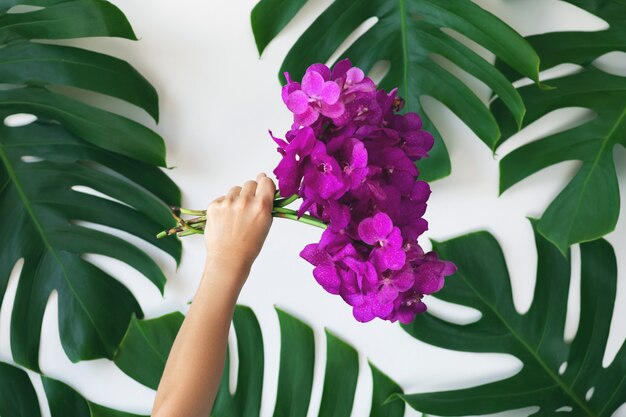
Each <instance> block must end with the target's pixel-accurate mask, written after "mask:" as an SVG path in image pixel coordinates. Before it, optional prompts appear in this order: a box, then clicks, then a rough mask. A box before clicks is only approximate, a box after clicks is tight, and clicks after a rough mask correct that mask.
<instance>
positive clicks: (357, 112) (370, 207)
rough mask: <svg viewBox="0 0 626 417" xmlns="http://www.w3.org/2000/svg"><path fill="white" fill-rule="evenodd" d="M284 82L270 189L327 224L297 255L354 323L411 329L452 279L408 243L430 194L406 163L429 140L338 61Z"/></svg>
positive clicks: (393, 100) (446, 267) (391, 101)
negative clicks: (283, 118)
mask: <svg viewBox="0 0 626 417" xmlns="http://www.w3.org/2000/svg"><path fill="white" fill-rule="evenodd" d="M285 75H286V77H287V81H288V82H287V84H286V85H285V86H284V87H283V91H282V98H283V101H284V102H285V104H286V105H287V107H288V108H289V110H290V111H291V112H292V113H293V114H294V123H293V125H292V128H291V130H289V131H288V132H287V133H286V137H285V139H280V138H276V137H274V136H272V137H273V138H274V140H275V141H276V143H277V144H278V146H279V148H278V151H279V152H280V153H281V155H282V160H281V161H280V163H279V164H278V166H277V167H276V169H275V170H274V174H275V175H276V177H277V179H278V188H279V190H280V194H281V195H282V196H291V195H294V194H296V195H298V196H299V197H301V198H302V200H303V201H302V204H301V206H300V208H299V210H298V215H300V216H301V215H304V214H305V213H308V214H309V215H311V216H313V217H315V218H318V219H321V220H322V221H323V222H324V223H325V224H327V225H328V227H327V229H326V230H325V231H324V232H323V234H322V237H321V240H320V241H319V242H318V243H314V244H310V245H307V246H306V247H305V248H304V249H303V250H302V252H301V254H300V256H302V258H304V259H305V260H307V261H308V262H310V263H311V264H313V265H314V266H315V269H314V271H313V275H314V276H315V279H316V280H317V282H318V283H319V284H320V285H321V286H322V287H324V289H325V290H326V291H328V292H329V293H331V294H338V295H340V296H341V297H342V298H343V299H344V300H345V301H346V302H347V303H348V304H349V305H351V306H352V309H353V314H354V317H355V318H356V319H357V320H359V321H361V322H367V321H370V320H372V319H374V318H375V317H378V318H381V319H384V320H390V321H397V320H399V321H400V322H402V323H409V322H411V321H412V320H413V319H414V317H415V315H416V314H418V313H422V312H424V311H425V310H426V305H425V304H424V302H423V301H422V298H423V297H424V295H427V294H432V293H434V292H436V291H439V290H440V289H441V288H442V286H443V283H444V277H446V276H448V275H451V274H453V273H454V272H455V270H456V267H455V266H454V264H452V263H451V262H448V261H444V260H440V259H439V258H438V256H437V254H436V253H434V252H428V253H424V251H423V250H422V248H421V247H420V245H419V244H418V237H419V236H420V235H421V234H422V233H424V231H426V230H427V228H428V223H427V222H426V220H424V218H423V217H422V216H423V215H424V212H425V211H426V202H427V200H428V197H429V195H430V187H429V185H428V184H427V183H426V182H424V181H419V180H418V169H417V167H416V166H415V161H417V160H418V159H420V158H424V157H426V156H428V151H429V150H430V149H431V147H432V145H433V137H432V135H431V134H429V133H428V132H426V131H425V130H423V129H422V121H421V119H420V117H419V116H418V115H417V114H415V113H407V114H398V113H397V112H398V111H399V110H400V109H401V107H402V105H403V101H402V99H400V98H399V97H398V96H397V95H396V90H395V89H394V90H392V91H391V92H386V91H384V90H383V89H378V88H377V86H376V84H375V83H374V82H373V81H372V80H371V79H370V78H368V77H366V76H365V74H364V73H363V71H362V70H361V69H359V68H357V67H353V66H352V64H351V63H350V61H349V60H347V59H346V60H343V61H340V62H338V63H337V64H336V65H335V66H334V67H333V68H332V70H331V69H330V68H328V67H327V66H325V65H322V64H314V65H312V66H310V67H309V68H308V69H307V71H306V74H305V75H304V77H303V78H302V82H296V81H294V80H292V79H291V78H290V77H289V74H288V73H286V74H285Z"/></svg>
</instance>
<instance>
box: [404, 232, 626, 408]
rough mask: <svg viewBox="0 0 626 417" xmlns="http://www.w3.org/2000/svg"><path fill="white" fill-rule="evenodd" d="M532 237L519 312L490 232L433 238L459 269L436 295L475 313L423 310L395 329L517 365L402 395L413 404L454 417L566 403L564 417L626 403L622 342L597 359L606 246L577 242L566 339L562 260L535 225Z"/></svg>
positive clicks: (611, 289)
mask: <svg viewBox="0 0 626 417" xmlns="http://www.w3.org/2000/svg"><path fill="white" fill-rule="evenodd" d="M533 225H534V226H535V225H536V222H533ZM535 242H536V245H537V253H538V266H537V282H536V285H535V294H534V299H533V302H532V305H531V307H530V309H529V310H528V312H526V313H525V314H519V313H518V312H517V311H516V310H515V306H514V304H513V296H512V293H511V286H510V280H509V275H508V272H507V267H506V263H505V260H504V257H503V254H502V250H501V249H500V246H499V245H498V242H497V241H496V240H495V239H494V238H493V236H491V235H490V234H489V233H487V232H478V233H473V234H470V235H466V236H462V237H459V238H456V239H453V240H450V241H447V242H443V243H435V244H434V249H435V250H436V251H437V252H438V253H439V254H440V255H441V256H442V257H444V258H447V259H454V261H455V263H456V264H457V266H458V272H457V273H456V275H454V276H452V277H450V278H449V279H448V280H447V283H446V286H445V287H444V288H443V290H441V292H439V293H438V298H441V299H442V300H445V301H448V302H451V303H456V304H461V305H464V306H468V307H472V308H475V309H478V310H479V311H480V313H481V314H482V316H481V317H480V319H478V320H477V321H475V322H473V323H470V324H465V325H460V324H455V323H451V322H449V321H446V320H443V319H440V318H438V317H435V316H433V315H432V314H429V313H426V314H423V315H420V316H418V317H417V318H416V319H415V321H414V322H413V323H411V324H410V325H406V326H403V327H404V329H405V330H406V331H407V332H408V333H409V334H411V335H412V336H413V337H415V338H417V339H419V340H421V341H423V342H425V343H429V344H432V345H435V346H440V347H443V348H446V349H453V350H459V351H465V352H494V353H506V354H509V355H513V356H515V357H517V358H518V359H519V360H520V361H521V362H522V364H523V368H522V369H521V370H520V371H519V372H518V373H517V374H515V375H513V376H511V377H509V378H506V379H503V380H500V381H496V382H492V383H488V384H484V385H479V386H475V387H471V388H465V389H460V390H453V391H443V392H431V393H424V394H406V395H402V396H401V397H402V398H403V399H404V400H405V401H406V402H407V403H409V404H410V405H411V406H412V407H413V408H415V409H417V410H419V411H421V412H425V413H432V414H436V415H442V416H460V415H482V414H489V413H496V412H503V411H507V410H513V409H517V408H521V407H529V406H538V407H540V409H539V411H537V413H536V414H533V415H537V416H539V415H541V416H549V415H556V412H557V411H556V410H558V409H560V408H561V407H571V408H572V411H571V415H572V416H590V417H591V416H593V417H605V416H610V415H611V414H612V413H613V412H614V411H615V410H616V409H617V408H618V407H619V406H620V405H621V404H622V403H623V402H624V401H626V377H625V375H626V344H622V346H621V348H620V350H619V352H618V354H617V356H616V357H615V359H614V360H613V362H612V363H611V364H610V365H609V366H608V367H607V368H604V367H603V366H602V359H603V356H604V351H605V349H606V342H607V337H608V333H609V326H610V323H611V316H612V314H613V307H614V304H615V295H616V283H617V270H616V260H615V254H614V252H613V249H612V247H611V246H610V245H609V244H608V243H607V242H606V241H604V240H597V241H594V242H590V243H585V244H582V245H581V246H580V250H581V264H582V265H581V311H580V324H579V328H578V331H577V333H576V337H575V338H574V340H573V341H572V342H571V344H568V343H566V342H565V341H564V338H563V335H564V327H565V317H566V313H567V300H568V290H569V286H570V275H571V270H570V269H571V268H570V261H569V260H568V259H567V258H565V257H563V255H562V254H561V252H560V251H559V250H558V248H556V247H555V246H554V245H552V244H551V243H550V242H548V241H547V240H546V239H544V238H543V237H542V236H541V235H540V234H539V233H537V232H536V227H535ZM564 363H565V364H566V365H563V364H564ZM562 366H566V369H565V371H564V372H563V373H561V372H559V370H560V369H562V368H561V367H562ZM592 388H593V389H594V391H593V395H592V397H591V399H590V400H587V399H586V396H587V393H588V392H589V390H590V389H592Z"/></svg>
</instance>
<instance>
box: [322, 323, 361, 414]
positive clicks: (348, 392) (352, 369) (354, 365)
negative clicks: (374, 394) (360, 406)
mask: <svg viewBox="0 0 626 417" xmlns="http://www.w3.org/2000/svg"><path fill="white" fill-rule="evenodd" d="M326 351H327V352H328V356H327V357H326V376H325V377H324V391H323V392H322V402H321V405H320V411H319V414H318V415H319V416H320V417H327V416H328V417H350V413H351V412H352V403H353V402H352V401H348V400H346V399H347V398H354V393H355V392H356V383H357V379H358V377H359V354H358V353H357V351H356V350H355V349H354V348H353V347H352V346H350V345H349V344H347V343H346V342H344V341H343V340H341V339H340V338H338V337H337V336H335V335H334V334H332V333H331V332H330V331H328V329H327V330H326ZM336 369H341V372H335V370H336Z"/></svg>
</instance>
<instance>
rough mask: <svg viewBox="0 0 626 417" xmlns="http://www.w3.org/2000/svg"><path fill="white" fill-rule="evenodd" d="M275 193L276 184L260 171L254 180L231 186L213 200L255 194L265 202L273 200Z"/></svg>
mask: <svg viewBox="0 0 626 417" xmlns="http://www.w3.org/2000/svg"><path fill="white" fill-rule="evenodd" d="M275 193H276V185H275V184H274V181H272V180H271V179H270V178H268V177H267V175H265V174H264V173H260V174H259V175H257V177H256V181H252V180H250V181H246V182H245V183H243V185H242V186H241V187H240V186H235V187H233V188H231V189H230V190H229V191H228V192H227V193H226V195H225V196H222V197H219V198H218V199H216V200H215V201H216V202H217V201H222V200H224V199H225V198H227V199H231V200H232V199H236V198H237V197H239V196H248V197H252V196H255V195H256V196H257V197H259V198H261V199H263V200H264V202H266V203H271V202H272V201H273V200H274V194H275Z"/></svg>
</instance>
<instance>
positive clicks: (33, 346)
mask: <svg viewBox="0 0 626 417" xmlns="http://www.w3.org/2000/svg"><path fill="white" fill-rule="evenodd" d="M16 3H21V2H17V1H1V2H0V42H2V44H3V46H2V49H1V52H0V64H1V65H0V82H2V83H5V84H9V85H10V86H11V88H4V89H2V91H0V117H2V119H4V118H5V117H7V116H9V115H12V114H15V113H31V114H34V115H36V116H37V117H38V120H37V121H36V122H35V123H32V124H30V125H27V126H22V127H8V126H6V125H5V124H3V125H2V126H0V219H2V220H0V241H2V247H1V250H0V301H1V300H2V298H3V297H4V294H5V291H6V288H7V283H8V279H9V276H10V274H11V272H12V270H13V269H14V268H15V266H16V265H17V263H18V261H19V260H20V259H22V260H23V267H22V270H21V273H20V276H19V281H18V286H17V293H16V296H15V302H14V306H13V311H12V320H11V323H12V325H11V346H12V351H13V356H14V360H15V361H16V362H17V363H19V364H21V365H23V366H26V367H28V368H31V369H33V370H38V360H37V358H38V351H39V342H40V334H41V322H42V318H43V313H44V309H45V306H46V303H47V301H48V299H49V297H50V295H51V293H52V292H53V291H56V292H57V293H58V297H59V298H58V300H59V328H60V333H61V334H60V336H61V342H62V345H63V348H64V349H65V351H66V353H67V354H68V356H69V358H70V359H71V360H72V361H78V360H83V359H92V358H99V357H108V358H111V357H112V356H113V353H114V352H115V349H116V348H117V346H118V344H119V342H120V341H121V339H122V337H123V336H124V332H125V331H126V328H127V327H128V323H129V321H130V319H131V317H132V316H133V314H136V315H138V316H141V314H142V313H141V309H140V307H139V305H138V303H137V301H136V300H135V298H134V297H133V295H132V294H131V292H130V291H129V290H128V289H127V288H126V287H125V286H123V285H122V284H121V283H120V282H119V281H118V280H117V279H115V277H112V276H110V275H109V274H107V273H105V272H104V271H103V270H101V269H99V268H98V267H96V266H95V265H94V264H92V263H91V262H89V260H88V259H86V258H85V255H87V254H100V255H104V256H107V257H111V258H114V259H117V260H119V261H122V262H125V263H127V264H128V265H130V266H132V267H133V268H135V269H137V270H138V271H139V272H141V273H142V274H143V275H145V276H146V277H147V278H148V279H149V280H150V281H151V282H152V283H154V285H155V286H156V287H157V288H158V289H159V290H160V291H163V287H164V283H165V276H164V275H163V273H162V272H161V270H160V268H159V266H158V265H157V264H156V263H155V262H154V261H153V260H152V259H151V258H150V257H149V256H148V255H147V254H146V253H145V252H144V251H143V250H141V249H139V248H138V247H137V246H135V245H134V244H132V243H129V242H128V241H126V240H125V239H122V238H120V237H118V236H116V235H115V234H113V233H111V232H110V230H111V229H115V230H118V231H123V232H126V233H129V234H131V235H134V236H137V237H138V238H140V239H141V240H143V241H145V242H148V243H150V244H152V245H155V246H156V247H158V248H160V249H162V250H163V251H165V252H167V253H169V254H170V255H171V256H172V257H173V258H174V259H176V261H178V260H179V259H180V252H181V247H180V242H178V241H176V240H170V239H166V240H162V241H157V240H156V238H155V232H156V231H158V230H161V229H162V228H163V226H164V225H167V224H171V219H170V215H169V214H168V211H169V210H168V207H167V205H168V204H176V205H178V204H179V201H180V193H179V190H178V188H177V187H176V185H175V184H174V183H173V182H172V181H171V180H170V179H168V177H167V176H166V175H165V174H164V173H163V172H162V171H161V170H160V168H159V167H160V166H161V167H162V166H165V159H164V158H165V147H164V144H163V140H162V139H161V137H160V136H159V135H157V134H156V133H155V132H153V131H152V130H150V129H148V128H147V127H145V126H143V125H141V124H139V123H137V122H135V121H132V120H130V119H127V118H125V117H122V116H120V115H117V114H113V113H110V112H107V111H104V110H102V109H99V108H96V107H93V106H90V105H87V104H85V103H84V102H82V101H79V100H77V99H75V98H70V97H69V96H67V95H65V94H62V93H60V92H58V91H66V90H63V88H62V87H55V88H53V89H50V88H48V87H49V86H71V87H74V88H79V89H82V90H90V91H94V92H97V93H101V94H105V95H108V96H110V97H114V98H116V99H120V100H123V101H126V102H128V103H131V104H134V105H136V106H138V107H140V108H142V109H144V110H145V111H146V112H147V113H148V114H150V115H152V116H153V117H154V118H155V120H156V118H157V117H158V100H157V95H156V92H155V90H154V88H153V87H152V86H151V85H150V84H149V83H148V81H146V80H145V79H144V78H143V77H142V76H141V75H140V74H139V73H138V72H137V71H136V70H135V69H133V68H132V67H131V66H130V65H129V64H127V63H126V62H124V61H121V60H119V59H117V58H113V57H110V56H107V55H103V54H99V53H95V52H91V51H87V50H83V49H79V48H74V47H67V46H60V45H51V44H43V43H37V42H34V41H30V40H29V39H32V38H36V39H57V38H69V37H73V38H75V37H85V36H119V37H124V38H127V39H135V35H134V33H133V31H132V29H131V28H130V25H129V24H128V21H127V20H126V18H125V17H124V15H123V14H122V13H121V12H120V11H119V10H118V9H117V8H116V7H115V6H113V5H112V4H110V3H109V2H106V1H100V0H76V1H65V2H64V1H58V0H57V1H43V0H28V1H27V0H25V1H24V3H26V4H29V5H36V6H45V7H44V8H36V10H34V11H30V12H23V13H17V12H10V11H9V8H10V7H11V6H13V5H15V4H16ZM8 11H9V12H8ZM52 90H55V91H57V92H53V91H52ZM77 187H87V188H89V189H91V190H95V191H96V192H97V193H93V192H90V193H86V192H83V191H85V190H84V188H83V189H81V188H77ZM81 190H82V191H81ZM85 222H87V223H85ZM90 224H96V225H98V226H97V227H92V226H90ZM101 226H105V227H106V229H104V230H103V228H102V227H101Z"/></svg>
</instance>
